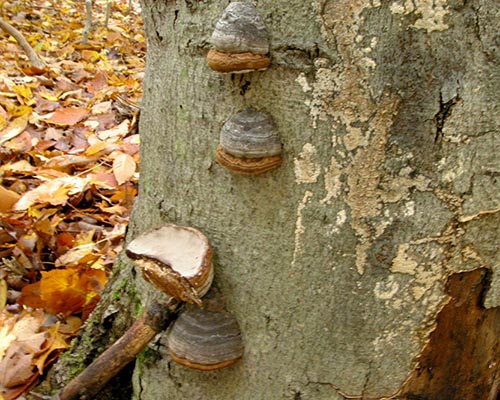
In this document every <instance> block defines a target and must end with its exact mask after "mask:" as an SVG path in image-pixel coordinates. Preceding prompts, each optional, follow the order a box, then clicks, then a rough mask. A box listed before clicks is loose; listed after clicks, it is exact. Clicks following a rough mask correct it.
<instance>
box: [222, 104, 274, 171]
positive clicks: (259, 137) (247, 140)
mask: <svg viewBox="0 0 500 400" xmlns="http://www.w3.org/2000/svg"><path fill="white" fill-rule="evenodd" d="M216 159H217V161H218V162H219V164H221V165H222V166H223V167H225V168H227V169H228V170H230V171H232V172H235V173H238V174H259V173H262V172H265V171H269V170H271V169H273V168H276V167H278V166H280V165H281V142H280V139H279V137H278V134H277V133H276V130H275V128H274V124H273V123H272V121H271V119H270V118H269V116H268V115H267V114H264V113H262V112H258V111H255V110H253V109H252V108H248V109H246V110H245V111H242V112H240V113H238V114H235V115H234V116H232V117H231V118H230V119H229V120H228V121H227V122H226V123H225V124H224V126H223V127H222V129H221V133H220V144H219V146H218V147H217V153H216Z"/></svg>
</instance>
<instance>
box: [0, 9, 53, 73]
mask: <svg viewBox="0 0 500 400" xmlns="http://www.w3.org/2000/svg"><path fill="white" fill-rule="evenodd" d="M0 28H2V29H3V30H4V31H5V32H7V33H8V34H9V35H11V36H12V37H13V38H14V39H16V41H17V43H18V44H19V46H21V48H22V49H23V51H24V52H25V53H26V55H27V56H28V60H29V62H30V64H31V65H32V66H33V67H35V68H38V69H45V67H46V65H45V63H44V62H43V61H42V59H41V58H40V57H39V56H38V54H37V53H36V52H35V50H33V47H31V46H30V44H29V43H28V41H27V40H26V39H25V38H24V36H23V34H22V33H21V32H19V31H18V30H17V29H16V28H14V27H13V26H12V25H11V24H9V23H8V22H7V21H6V20H4V19H3V18H1V17H0Z"/></svg>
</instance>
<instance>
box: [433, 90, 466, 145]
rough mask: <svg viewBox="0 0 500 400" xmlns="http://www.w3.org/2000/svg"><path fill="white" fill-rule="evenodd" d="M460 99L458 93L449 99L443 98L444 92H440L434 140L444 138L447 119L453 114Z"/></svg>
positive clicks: (435, 118) (438, 140)
mask: <svg viewBox="0 0 500 400" xmlns="http://www.w3.org/2000/svg"><path fill="white" fill-rule="evenodd" d="M459 101H460V96H459V95H458V94H457V95H456V96H455V97H453V98H452V99H450V100H448V101H446V102H445V101H444V100H443V92H441V91H440V92H439V110H438V112H437V113H436V115H434V125H435V126H436V132H435V134H434V142H440V141H441V140H442V139H443V129H444V125H445V123H446V119H447V118H448V117H450V116H451V113H452V111H453V107H455V105H456V104H457V103H458V102H459Z"/></svg>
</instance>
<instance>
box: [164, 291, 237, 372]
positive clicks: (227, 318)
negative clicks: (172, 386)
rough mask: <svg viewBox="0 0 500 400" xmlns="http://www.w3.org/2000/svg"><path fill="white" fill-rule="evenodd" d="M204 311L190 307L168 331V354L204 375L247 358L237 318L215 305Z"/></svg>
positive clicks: (179, 362) (208, 305) (206, 305)
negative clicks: (244, 357) (203, 372)
mask: <svg viewBox="0 0 500 400" xmlns="http://www.w3.org/2000/svg"><path fill="white" fill-rule="evenodd" d="M215 304H216V306H215V307H213V306H211V305H210V304H209V303H208V304H207V302H205V301H204V305H205V307H204V308H199V307H194V306H191V305H188V306H187V307H186V309H185V310H184V311H183V312H182V313H181V315H180V316H179V318H178V319H177V320H176V321H175V322H174V323H173V325H171V327H170V328H169V330H168V331H167V350H168V353H169V355H170V357H171V358H172V359H173V360H174V361H175V362H177V363H178V364H181V365H184V366H186V367H189V368H194V369H198V370H202V371H211V370H215V369H221V368H224V367H227V366H229V365H232V364H234V363H235V362H236V361H238V360H239V359H240V358H241V357H242V356H243V351H244V348H243V341H242V338H241V331H240V327H239V324H238V321H237V320H236V318H235V317H234V316H233V315H232V314H231V313H229V312H227V311H224V309H223V306H222V307H220V303H219V302H215Z"/></svg>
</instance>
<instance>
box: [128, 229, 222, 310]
mask: <svg viewBox="0 0 500 400" xmlns="http://www.w3.org/2000/svg"><path fill="white" fill-rule="evenodd" d="M126 253H127V255H128V256H129V257H130V258H131V259H132V260H133V261H134V263H135V264H136V265H137V266H138V267H139V268H140V269H141V271H142V274H143V276H144V279H146V280H147V281H148V282H150V283H152V284H153V285H155V286H156V287H157V288H159V289H160V290H161V291H163V292H165V293H167V294H168V295H169V296H172V297H175V298H177V299H179V300H182V301H186V302H188V303H192V304H198V305H201V300H200V298H201V297H202V296H203V295H204V294H205V293H206V292H207V291H208V290H209V289H210V285H211V284H212V280H213V266H212V249H211V247H210V243H209V241H208V238H207V237H206V236H205V235H204V234H203V233H201V232H200V231H198V230H196V229H194V228H191V227H186V226H178V225H174V224H166V225H162V226H159V227H156V228H153V229H150V230H148V231H146V232H144V233H142V234H141V235H139V236H138V237H137V238H135V239H134V240H133V241H131V242H130V243H129V244H128V246H127V248H126Z"/></svg>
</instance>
